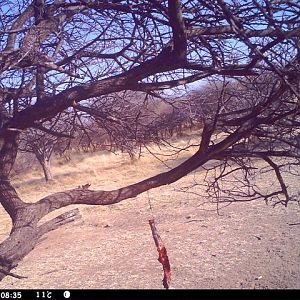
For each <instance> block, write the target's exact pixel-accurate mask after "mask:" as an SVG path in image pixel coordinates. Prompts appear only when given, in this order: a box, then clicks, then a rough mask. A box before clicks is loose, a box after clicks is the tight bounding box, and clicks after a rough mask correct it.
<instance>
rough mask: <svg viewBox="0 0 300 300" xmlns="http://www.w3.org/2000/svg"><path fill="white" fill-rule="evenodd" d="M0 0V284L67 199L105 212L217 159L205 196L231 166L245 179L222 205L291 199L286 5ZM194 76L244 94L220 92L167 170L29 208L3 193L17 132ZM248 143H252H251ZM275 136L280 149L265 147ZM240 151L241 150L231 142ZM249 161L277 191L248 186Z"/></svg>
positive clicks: (295, 21)
mask: <svg viewBox="0 0 300 300" xmlns="http://www.w3.org/2000/svg"><path fill="white" fill-rule="evenodd" d="M0 3H1V22H0V24H1V25H0V26H1V27H0V41H1V42H0V43H1V45H0V49H1V50H0V51H1V52H0V76H1V77H0V78H1V82H0V97H1V98H0V100H1V102H0V138H1V142H0V202H1V204H2V206H3V207H4V209H5V210H6V212H7V213H8V214H9V216H10V218H11V220H12V229H11V233H10V236H9V237H8V238H7V239H6V240H5V241H3V242H2V243H1V245H0V278H1V279H2V278H3V277H5V276H7V275H11V276H17V275H15V274H13V273H11V272H10V271H11V270H12V269H13V268H14V267H15V266H16V265H17V263H18V262H19V261H20V260H22V259H23V258H24V256H26V255H27V254H28V253H29V252H30V251H31V250H32V249H33V248H34V247H35V246H36V244H37V243H38V241H39V240H40V238H41V237H42V236H43V235H44V234H45V233H47V232H49V231H50V230H54V229H56V228H58V227H59V226H61V225H63V224H66V223H68V222H71V221H73V220H75V219H76V218H78V217H79V214H78V210H72V211H70V212H68V213H65V214H63V215H61V216H59V217H56V218H54V219H52V220H50V221H47V222H46V223H44V224H42V225H39V224H38V222H39V220H40V219H41V218H42V217H44V216H45V215H47V214H48V213H50V212H52V211H54V210H56V209H59V208H62V207H65V206H68V205H71V204H88V205H110V204H113V203H117V202H120V201H122V200H125V199H128V198H134V197H136V196H137V195H138V194H140V193H142V192H145V191H147V190H149V189H152V188H156V187H159V186H162V185H165V184H170V183H173V182H175V181H177V180H178V179H180V178H182V177H183V176H185V175H187V174H189V173H190V172H192V171H194V170H196V169H197V168H199V167H201V166H203V167H206V168H209V165H210V164H207V163H208V162H209V161H212V160H217V161H219V162H220V167H219V168H220V173H219V174H217V173H216V177H215V180H214V182H213V183H210V186H211V187H212V188H213V189H214V190H217V189H219V190H222V186H218V185H217V183H218V179H219V178H223V177H224V174H227V173H233V172H234V171H235V170H236V169H238V170H239V171H240V172H244V173H246V175H247V176H245V177H244V178H245V180H246V186H245V187H246V188H248V190H246V191H245V190H244V191H243V193H242V194H237V195H233V194H231V195H230V196H231V199H232V198H242V199H248V198H247V197H250V199H255V198H258V197H262V198H265V199H270V200H272V199H273V198H274V197H275V198H276V201H277V202H281V203H283V204H287V203H288V202H289V201H291V200H296V199H293V198H292V197H291V196H290V193H289V189H288V185H287V184H286V183H285V179H284V177H283V176H282V170H283V168H285V167H290V168H292V167H293V168H294V169H295V170H296V166H297V165H298V164H299V156H298V151H297V149H298V148H297V146H298V144H297V145H296V143H295V142H294V140H293V138H295V137H296V134H297V130H298V129H299V125H300V122H299V63H300V57H299V55H300V54H299V36H300V31H299V28H300V26H299V23H300V22H299V15H300V14H299V9H300V7H299V4H298V2H296V1H295V2H294V1H269V0H265V1H256V0H253V1H252V0H249V1H230V2H229V1H227V2H225V1H224V0H217V1H206V0H203V1H201V0H200V1H194V0H182V1H179V0H169V1H166V0H155V1H133V0H132V1H131V0H127V1H125V0H124V1H123V0H120V1H91V0H85V1H63V0H49V1H44V0H34V1H32V2H31V3H30V4H27V3H28V2H27V1H23V0H11V1H3V0H1V1H0ZM205 78H226V80H228V81H229V80H230V79H231V80H233V78H236V80H238V81H240V82H242V83H241V85H240V86H244V87H245V89H244V91H243V94H238V95H234V97H233V96H230V95H229V94H228V92H226V89H223V88H222V89H221V91H220V92H219V97H218V101H217V102H216V106H214V107H213V111H212V112H211V113H210V114H207V115H205V114H203V118H202V119H203V130H202V134H201V136H200V135H199V149H198V151H197V152H196V153H195V154H194V155H192V156H191V157H190V158H189V159H187V160H186V161H184V162H183V163H181V164H179V165H178V166H177V167H175V168H174V169H171V170H170V171H168V172H165V173H161V174H158V175H156V176H154V177H152V178H148V179H145V180H143V181H141V182H137V183H135V184H133V185H129V186H126V187H122V188H119V189H116V190H113V191H95V190H90V189H88V188H84V187H83V188H76V189H73V190H68V191H62V192H61V193H56V194H53V195H49V196H47V197H45V198H43V199H40V200H39V201H37V202H36V203H26V202H24V201H23V200H22V199H21V198H20V197H19V195H18V194H17V192H16V190H15V189H14V187H13V186H12V184H11V182H10V172H11V170H12V167H13V164H14V162H15V159H16V155H17V151H18V146H19V137H20V134H21V133H22V132H23V131H24V130H28V129H30V128H35V127H36V126H42V125H43V124H45V123H46V122H49V123H51V122H54V120H56V118H57V117H58V116H59V115H60V114H61V113H62V112H68V111H70V110H81V111H85V113H88V114H89V112H88V109H87V108H89V107H90V104H89V103H91V102H93V101H95V99H97V98H99V99H101V97H102V96H105V95H107V96H108V95H111V94H113V93H117V92H121V91H125V90H132V91H141V92H144V93H146V94H152V95H153V94H155V93H156V91H158V90H164V89H171V88H175V87H177V86H182V85H185V84H188V83H191V82H196V81H200V80H203V79H205ZM243 82H244V83H243ZM243 84H244V85H243ZM241 95H243V101H242V103H243V105H242V107H240V106H236V105H232V102H230V99H239V98H241ZM238 102H239V101H237V103H238ZM230 103H231V104H230ZM244 103H247V105H245V104H244ZM229 104H230V105H229ZM95 107H99V106H97V105H96V106H95ZM106 117H109V113H107V115H106ZM83 125H84V124H83ZM122 126H123V125H122ZM124 126H125V125H124ZM44 127H45V126H44ZM220 130H221V131H222V134H221V135H220V134H219V133H220ZM279 133H282V134H279ZM52 134H53V135H55V134H56V133H55V131H54V132H53V133H52ZM252 137H255V138H256V139H259V140H260V141H262V143H261V144H259V146H257V147H256V146H255V145H254V144H252V142H251V141H253V139H252ZM278 141H280V142H281V144H280V145H281V146H276V147H275V145H279V144H278V143H277V142H278ZM248 142H249V144H247V143H248ZM241 144H243V145H245V147H244V148H243V147H241V146H238V147H236V146H237V145H241ZM267 145H273V146H272V147H271V146H267ZM254 158H255V159H261V160H263V161H265V162H266V163H267V164H268V165H269V167H270V170H272V171H273V172H274V174H275V175H276V177H277V179H278V182H279V189H278V190H275V191H273V192H269V193H264V192H261V191H259V190H252V189H251V182H250V181H249V180H248V179H249V176H248V175H249V174H250V173H251V170H252V169H251V168H249V166H248V165H247V162H248V161H251V160H252V159H254ZM277 158H281V159H285V160H286V162H285V163H278V162H277V160H276V159H277ZM290 159H291V160H292V161H293V162H291V163H290ZM236 165H238V167H237V166H236ZM294 169H293V170H294ZM247 180H248V181H247ZM225 192H226V191H225ZM228 192H229V193H230V191H228ZM240 196H243V197H240Z"/></svg>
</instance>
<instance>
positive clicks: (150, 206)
mask: <svg viewBox="0 0 300 300" xmlns="http://www.w3.org/2000/svg"><path fill="white" fill-rule="evenodd" d="M147 197H148V203H149V209H150V214H151V217H152V219H153V220H154V213H153V209H152V204H151V199H150V195H149V191H147Z"/></svg>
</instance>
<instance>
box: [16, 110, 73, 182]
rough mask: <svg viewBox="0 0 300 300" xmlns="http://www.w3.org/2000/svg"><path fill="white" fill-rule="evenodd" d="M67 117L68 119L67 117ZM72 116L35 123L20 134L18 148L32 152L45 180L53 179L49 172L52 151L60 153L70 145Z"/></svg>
mask: <svg viewBox="0 0 300 300" xmlns="http://www.w3.org/2000/svg"><path fill="white" fill-rule="evenodd" d="M68 118H69V119H68ZM74 125H75V124H74V118H71V119H70V115H69V114H67V115H66V114H65V116H63V117H62V116H61V115H60V116H59V118H57V122H51V123H49V122H45V124H43V125H41V124H39V125H37V124H36V125H35V128H29V129H27V130H26V131H24V132H23V133H22V134H21V135H20V142H19V150H20V151H21V152H27V153H33V154H34V155H35V157H36V159H37V160H38V162H39V163H40V165H41V166H42V169H43V172H44V177H45V180H46V182H48V181H51V180H53V179H54V178H53V175H52V172H51V164H50V161H51V157H52V155H53V153H54V152H56V153H58V154H62V153H64V152H65V150H66V149H68V147H69V146H70V143H71V139H72V138H74V136H73V132H74V128H73V126H74Z"/></svg>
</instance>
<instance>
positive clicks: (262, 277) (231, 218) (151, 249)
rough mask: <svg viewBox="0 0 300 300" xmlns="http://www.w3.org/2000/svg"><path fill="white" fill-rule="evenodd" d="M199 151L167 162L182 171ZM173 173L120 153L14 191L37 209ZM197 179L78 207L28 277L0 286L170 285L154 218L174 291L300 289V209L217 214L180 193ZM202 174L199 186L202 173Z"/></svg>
mask: <svg viewBox="0 0 300 300" xmlns="http://www.w3.org/2000/svg"><path fill="white" fill-rule="evenodd" d="M186 142H187V140H186V139H183V140H181V141H177V142H176V145H177V146H183V145H184V144H186ZM193 142H196V141H195V140H193ZM152 150H153V151H155V152H157V153H159V152H162V151H163V150H165V149H161V150H160V149H158V148H156V147H152ZM191 152H193V149H190V152H188V151H186V152H182V153H179V155H178V156H177V157H176V159H175V160H173V161H169V162H167V163H168V164H169V165H170V166H174V165H176V164H178V163H179V162H180V161H182V160H184V159H185V158H186V157H188V156H189V155H190V153H191ZM167 169H168V168H167V167H166V166H165V165H163V164H162V163H161V162H159V161H158V160H156V159H154V158H153V156H151V155H149V154H144V156H143V157H142V158H141V159H140V160H137V161H134V162H133V161H130V160H129V159H128V157H127V156H126V155H125V154H120V153H119V154H118V155H113V154H104V153H89V154H77V155H76V156H75V157H74V158H73V159H72V160H71V161H70V162H69V163H65V164H62V163H61V162H60V161H56V162H55V163H54V165H53V173H54V176H55V178H56V181H55V182H53V183H51V184H45V183H44V181H43V179H42V173H41V172H40V171H33V172H30V173H28V174H27V175H26V177H24V176H20V175H18V176H16V177H15V178H14V185H15V186H16V187H17V190H18V193H19V194H20V196H21V197H22V198H23V199H24V200H26V201H28V202H34V201H37V200H38V199H40V198H41V197H43V196H46V195H48V194H49V193H53V192H56V191H61V190H62V189H70V188H74V187H77V186H79V185H82V184H85V183H90V184H91V185H92V186H91V188H92V189H105V190H110V189H114V188H118V187H121V186H125V185H128V184H131V183H134V182H136V181H138V180H142V179H143V178H145V177H148V176H152V175H155V174H157V173H158V172H162V171H165V170H167ZM193 176H194V175H193V174H190V175H188V176H186V177H185V178H183V179H181V180H180V181H178V182H176V183H175V184H172V185H169V186H164V187H161V188H158V189H155V190H151V191H150V192H149V193H144V194H142V195H139V196H138V197H136V198H135V199H129V200H127V201H123V202H121V203H119V204H116V205H111V206H108V207H95V206H79V208H80V212H81V214H82V219H81V220H79V221H76V222H74V223H72V224H68V225H66V226H64V227H62V228H60V229H58V230H56V231H53V232H51V233H49V234H48V235H47V239H46V240H45V241H43V242H42V243H41V244H39V245H38V246H37V247H36V248H35V249H34V250H33V251H32V252H31V253H30V254H29V255H28V256H27V257H26V258H25V259H24V260H23V261H22V262H21V263H20V264H19V266H18V267H17V268H16V269H15V272H16V273H18V274H21V275H26V276H28V279H23V280H17V279H14V278H10V277H6V278H5V279H4V280H3V281H2V282H1V283H0V288H43V289H44V288H162V284H161V279H162V272H161V265H160V264H159V263H158V262H157V252H156V249H155V246H154V243H153V240H152V237H151V231H150V228H149V225H148V219H149V218H150V217H151V216H152V214H153V215H154V216H155V219H156V222H157V227H158V230H159V232H160V234H161V236H162V238H163V240H164V242H165V244H166V246H167V250H168V253H169V257H170V262H171V267H172V272H173V273H172V274H173V279H172V280H173V281H172V284H173V287H175V288H183V289H186V288H300V284H299V283H300V272H299V271H300V249H299V242H300V234H299V233H300V226H298V225H289V224H292V223H297V222H299V221H300V208H299V206H296V205H291V206H289V207H288V208H284V207H281V206H277V207H275V208H272V207H271V206H267V205H265V204H264V203H261V202H257V203H240V204H232V205H230V206H228V207H226V208H224V209H222V210H221V214H220V215H218V214H217V213H216V207H215V206H214V205H211V204H206V205H203V202H205V201H206V200H207V199H203V198H201V197H199V196H196V195H190V194H184V193H180V192H178V188H179V187H181V186H184V185H186V184H188V183H189V182H190V181H191V180H192V179H193ZM197 176H198V180H200V181H201V178H202V176H204V174H202V173H198V175H197ZM265 180H266V182H269V181H268V180H269V179H268V178H265ZM294 184H295V185H296V186H297V182H294ZM149 199H150V201H151V205H152V207H153V210H152V211H150V209H149V203H148V201H149ZM69 209H70V207H68V208H64V209H62V210H60V211H58V212H55V213H53V214H52V215H51V216H54V215H57V214H59V213H61V212H62V211H66V210H69ZM0 218H1V227H0V238H1V239H2V240H3V239H4V238H5V237H6V236H7V235H8V233H9V229H10V222H9V219H8V218H7V217H6V215H5V213H4V211H3V210H1V211H0ZM48 218H49V216H48Z"/></svg>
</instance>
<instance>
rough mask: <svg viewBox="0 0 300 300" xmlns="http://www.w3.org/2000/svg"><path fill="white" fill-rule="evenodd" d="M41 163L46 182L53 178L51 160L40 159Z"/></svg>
mask: <svg viewBox="0 0 300 300" xmlns="http://www.w3.org/2000/svg"><path fill="white" fill-rule="evenodd" d="M40 164H41V165H42V168H43V172H44V176H45V180H46V182H49V181H51V180H53V176H52V172H51V166H50V160H47V159H44V160H43V161H40Z"/></svg>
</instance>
